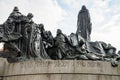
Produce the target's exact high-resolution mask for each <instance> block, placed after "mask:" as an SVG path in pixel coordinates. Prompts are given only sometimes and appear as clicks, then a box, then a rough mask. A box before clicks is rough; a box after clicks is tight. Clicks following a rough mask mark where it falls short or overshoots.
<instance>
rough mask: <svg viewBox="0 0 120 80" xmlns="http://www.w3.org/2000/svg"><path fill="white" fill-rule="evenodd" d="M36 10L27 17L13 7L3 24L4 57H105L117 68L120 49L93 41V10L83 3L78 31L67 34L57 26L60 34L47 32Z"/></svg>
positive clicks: (13, 59)
mask: <svg viewBox="0 0 120 80" xmlns="http://www.w3.org/2000/svg"><path fill="white" fill-rule="evenodd" d="M33 17H34V16H33V14H32V13H28V15H27V16H25V15H23V14H22V13H20V12H19V9H18V7H15V8H14V9H13V12H12V13H11V14H10V16H9V17H8V19H7V20H6V21H5V22H4V23H3V24H1V25H0V41H1V42H4V43H5V44H4V51H3V52H0V53H1V55H0V57H4V58H7V59H8V61H9V62H18V61H26V60H33V59H38V60H43V59H53V60H71V59H76V60H102V61H111V62H112V65H113V66H114V67H115V66H117V65H118V64H117V63H118V61H120V51H119V52H118V53H116V48H115V47H113V46H112V45H111V44H107V43H105V42H102V41H96V42H92V41H91V40H90V34H91V29H92V26H91V21H90V15H89V11H88V9H87V8H86V7H85V6H82V9H81V10H80V12H79V14H78V21H77V31H76V33H71V34H70V35H68V36H67V35H66V34H64V33H63V32H62V30H61V29H57V35H56V37H53V35H52V33H51V31H46V30H45V29H44V25H43V24H36V23H35V22H34V21H33V20H32V18H33Z"/></svg>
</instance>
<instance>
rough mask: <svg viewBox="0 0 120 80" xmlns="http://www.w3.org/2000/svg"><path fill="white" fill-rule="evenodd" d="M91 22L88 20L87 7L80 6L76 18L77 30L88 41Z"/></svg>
mask: <svg viewBox="0 0 120 80" xmlns="http://www.w3.org/2000/svg"><path fill="white" fill-rule="evenodd" d="M91 25H92V24H91V22H90V15H89V11H88V9H86V7H85V6H82V9H81V10H80V12H79V14H78V20H77V32H76V33H79V32H80V33H81V36H82V37H83V38H84V39H85V40H86V41H90V34H91V28H92V27H91Z"/></svg>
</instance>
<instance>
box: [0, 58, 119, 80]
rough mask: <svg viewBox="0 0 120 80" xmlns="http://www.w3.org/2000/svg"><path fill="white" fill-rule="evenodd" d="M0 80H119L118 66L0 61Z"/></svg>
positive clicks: (88, 62)
mask: <svg viewBox="0 0 120 80" xmlns="http://www.w3.org/2000/svg"><path fill="white" fill-rule="evenodd" d="M0 76H1V80H120V66H118V67H112V66H111V63H110V62H103V61H85V60H43V61H25V62H18V63H10V64H8V63H6V60H4V61H0Z"/></svg>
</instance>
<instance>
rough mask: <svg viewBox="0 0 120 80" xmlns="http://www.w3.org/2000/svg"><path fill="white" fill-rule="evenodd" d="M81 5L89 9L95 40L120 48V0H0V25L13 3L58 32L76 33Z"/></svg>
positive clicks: (53, 31) (11, 8)
mask: <svg viewBox="0 0 120 80" xmlns="http://www.w3.org/2000/svg"><path fill="white" fill-rule="evenodd" d="M82 5H86V7H87V8H88V9H89V12H90V16H91V22H92V34H91V39H92V41H104V42H106V43H111V44H112V45H113V46H115V47H116V48H117V49H118V50H119V49H120V36H119V35H120V0H0V24H2V23H3V22H5V20H6V19H7V17H8V16H9V14H10V13H11V12H12V10H13V8H14V6H18V8H19V10H20V12H21V13H22V14H24V15H27V14H28V13H29V12H31V13H33V14H34V18H33V20H34V22H35V23H38V24H40V23H43V24H44V26H45V29H46V30H51V31H52V34H53V35H54V36H55V35H56V30H57V29H58V28H59V29H62V31H63V33H65V34H67V35H69V34H70V33H71V32H74V33H75V32H76V29H77V15H78V12H79V10H80V9H81V6H82Z"/></svg>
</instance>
